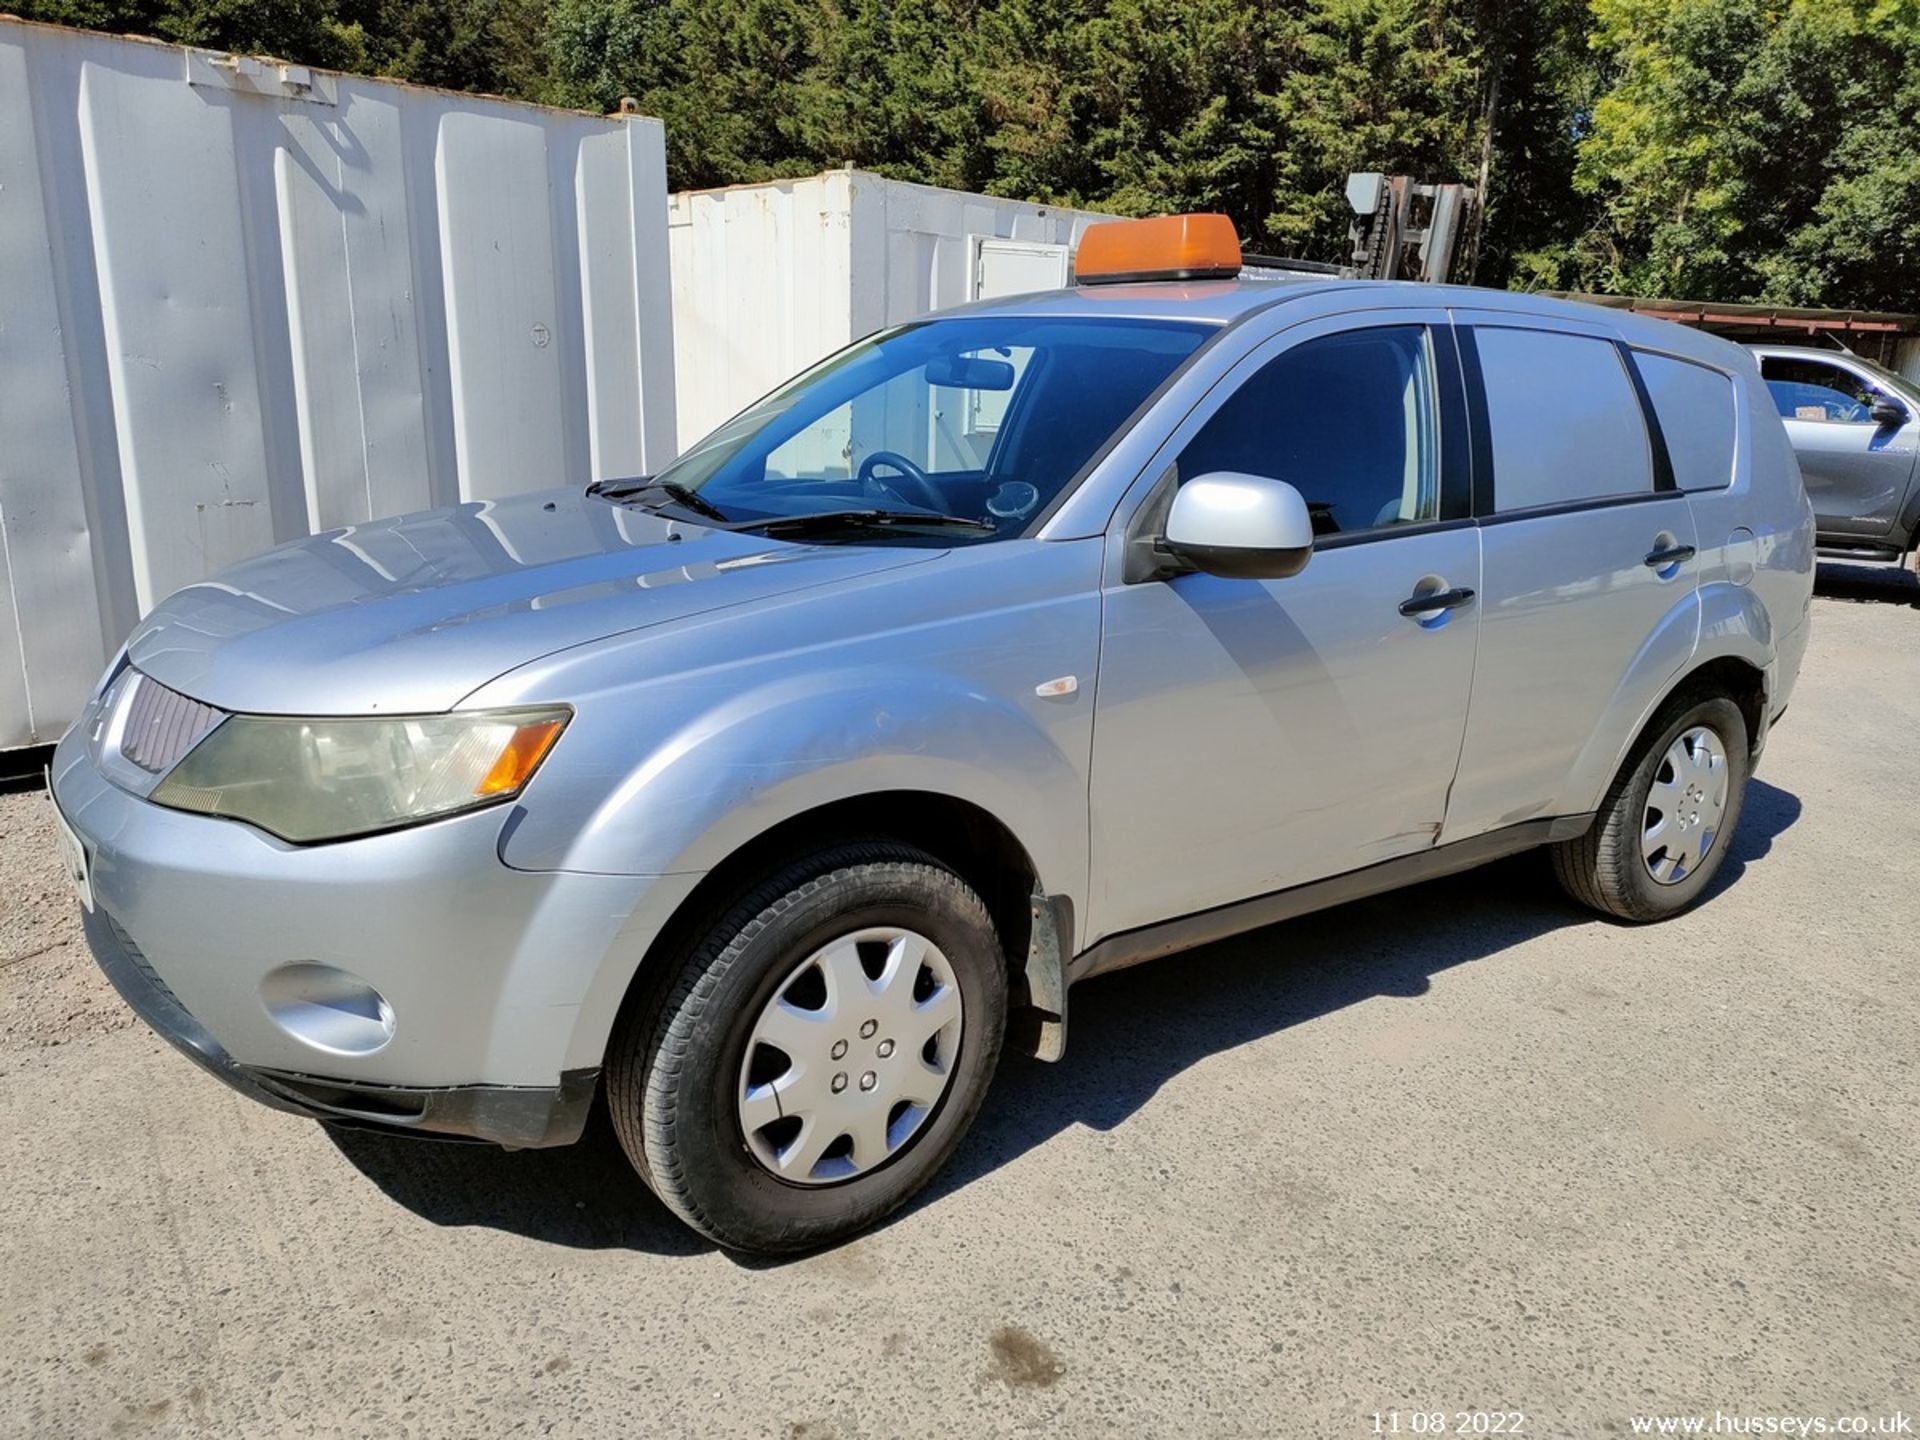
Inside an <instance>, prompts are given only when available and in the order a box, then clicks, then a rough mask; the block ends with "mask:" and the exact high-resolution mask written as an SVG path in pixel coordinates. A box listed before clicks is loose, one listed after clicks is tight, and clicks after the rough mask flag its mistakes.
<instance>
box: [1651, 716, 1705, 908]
mask: <svg viewBox="0 0 1920 1440" xmlns="http://www.w3.org/2000/svg"><path fill="white" fill-rule="evenodd" d="M1726 813H1727V747H1726V744H1725V742H1723V741H1722V740H1721V739H1720V737H1719V736H1718V735H1717V734H1715V733H1714V732H1713V731H1712V730H1710V729H1708V728H1707V727H1706V726H1705V725H1696V726H1694V727H1693V729H1691V730H1688V731H1687V732H1686V733H1685V734H1683V735H1681V736H1680V738H1679V739H1677V740H1675V741H1674V742H1673V744H1672V745H1670V746H1668V747H1667V753H1666V754H1665V755H1663V756H1662V757H1661V759H1660V768H1659V769H1658V770H1656V771H1654V774H1653V788H1652V789H1651V790H1649V791H1648V792H1647V814H1646V819H1645V821H1644V822H1643V824H1642V829H1641V833H1640V854H1641V856H1642V857H1643V858H1644V859H1645V860H1646V864H1647V873H1648V874H1649V875H1651V876H1653V878H1654V879H1655V880H1658V881H1659V882H1660V883H1661V884H1662V885H1678V884H1679V883H1680V882H1681V881H1682V880H1684V879H1686V878H1687V877H1688V876H1689V875H1691V874H1693V873H1694V871H1696V870H1698V869H1699V868H1700V866H1701V864H1702V863H1704V862H1705V860H1706V858H1707V856H1709V855H1711V854H1712V853H1713V847H1714V845H1715V844H1717V843H1718V842H1719V839H1720V822H1721V819H1722V817H1724V816H1725V814H1726Z"/></svg>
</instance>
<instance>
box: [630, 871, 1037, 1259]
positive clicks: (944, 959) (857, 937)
mask: <svg viewBox="0 0 1920 1440" xmlns="http://www.w3.org/2000/svg"><path fill="white" fill-rule="evenodd" d="M1006 1009H1007V982H1006V961H1005V959H1004V956H1003V954H1002V951H1001V947H1000V942H999V938H998V935H997V934H996V932H995V930H994V927H993V923H992V921H991V919H990V918H989V917H988V914H987V910H986V907H985V905H983V904H982V903H981V901H980V898H979V897H978V896H977V895H975V894H974V892H973V891H972V890H971V889H970V888H968V886H967V885H966V884H965V882H963V881H962V880H961V879H960V878H959V877H958V876H957V875H955V874H954V873H953V872H952V871H951V870H949V869H947V868H946V867H945V866H943V865H941V864H940V863H939V862H938V861H936V860H934V859H933V858H932V857H930V856H928V855H926V854H924V853H923V852H921V851H918V850H915V849H912V848H910V847H907V846H902V845H896V844H892V843H886V842H872V843H860V844H852V845H843V846H839V847H836V848H835V849H833V850H830V851H827V852H824V853H822V854H820V855H817V856H812V857H808V858H806V859H803V860H800V861H797V862H794V863H792V864H789V865H787V866H784V867H782V868H780V869H779V870H778V871H776V872H775V873H773V874H770V875H768V876H767V877H766V878H765V879H764V880H763V881H762V882H761V883H759V884H758V885H755V886H753V887H752V888H751V889H750V890H749V891H748V892H747V893H746V894H744V895H742V896H741V897H740V898H739V899H738V900H736V901H735V902H734V903H732V904H730V905H728V906H727V907H726V908H725V910H724V913H722V914H721V915H720V916H719V917H718V919H717V922H716V923H715V924H714V926H713V928H712V930H711V931H710V932H709V934H708V935H707V937H706V938H705V940H704V941H703V942H702V943H700V944H698V945H696V946H695V947H694V949H693V951H692V953H691V954H689V955H688V956H686V958H685V959H684V961H683V962H682V969H681V973H680V976H679V979H678V981H677V983H675V984H673V985H672V986H671V987H670V990H669V993H668V995H667V997H666V999H665V1000H664V1002H663V1003H662V1004H661V1005H660V1006H659V1007H658V1008H657V1009H656V1010H654V1011H652V1012H651V1013H650V1014H648V1015H645V1016H639V1015H636V1016H634V1017H632V1018H631V1019H630V1021H629V1022H628V1023H626V1024H625V1025H623V1027H622V1030H621V1032H620V1034H618V1035H617V1036H616V1037H615V1041H614V1045H613V1051H612V1054H611V1056H610V1059H609V1065H608V1076H607V1087H608V1100H609V1106H610V1109H611V1112H612V1115H613V1121H614V1127H615V1129H616V1131H617V1132H618V1133H619V1136H620V1141H621V1144H622V1146H623V1148H624V1149H625V1150H626V1151H627V1154H628V1156H629V1158H631V1159H632V1160H633V1162H634V1164H635V1167H636V1168H637V1169H638V1170H639V1171H640V1172H641V1174H642V1175H644V1176H645V1177H647V1179H648V1182H649V1183H650V1184H651V1185H652V1186H653V1188H654V1190H655V1191H656V1192H657V1193H658V1194H659V1196H660V1198H661V1199H662V1200H664V1201H665V1202H666V1203H667V1205H668V1206H669V1207H670V1208H671V1209H672V1210H673V1211H674V1212H675V1213H676V1214H677V1215H679V1216H680V1217H681V1218H682V1219H683V1220H685V1221H686V1222H687V1223H688V1224H690V1225H692V1226H693V1227H694V1228H695V1229H696V1230H698V1231H700V1232H701V1233H702V1234H704V1235H706V1236H708V1237H709V1238H710V1239H713V1240H715V1241H717V1242H719V1243H720V1244H722V1245H726V1246H729V1247H731V1248H734V1249H739V1250H753V1251H761V1252H766V1253H773V1252H780V1251H791V1250H801V1249H807V1248H810V1247H813V1246H817V1245H822V1244H826V1243H828V1242H830V1241H833V1240H838V1239H841V1238H843V1237H845V1236H848V1235H851V1234H853V1233H854V1232H856V1231H858V1230H861V1229H864V1228H865V1227H866V1226H868V1225H871V1224H873V1223H874V1222H875V1221H877V1220H879V1219H880V1218H881V1217H882V1216H884V1215H886V1214H888V1213H889V1212H890V1211H892V1210H893V1209H895V1208H896V1207H897V1206H899V1205H900V1204H901V1203H902V1202H904V1201H905V1200H906V1199H907V1198H908V1197H909V1196H911V1195H912V1194H913V1193H914V1192H915V1191H916V1190H918V1189H919V1188H920V1187H921V1186H922V1185H924V1184H925V1183H926V1182H927V1181H928V1180H929V1179H930V1178H931V1177H932V1175H933V1173H934V1172H935V1171H936V1170H938V1169H939V1168H940V1165H941V1164H942V1163H943V1162H944V1161H945V1160H946V1158H947V1156H948V1155H949V1154H950V1153H951V1152H952V1150H953V1148H954V1146H955V1145H956V1144H958V1143H959V1140H960V1137H961V1136H962V1135H963V1134H964V1133H965V1132H966V1128H967V1126H968V1124H969V1123H970V1122H971V1121H972V1119H973V1116H974V1113H975V1112H976V1111H977V1110H978V1108H979V1105H980V1101H981V1098H982V1097H983V1096H984V1094H985V1093H986V1088H987V1083H988V1081H989V1080H990V1079H991V1077H992V1075H993V1069H994V1065H995V1063H996V1062H997V1060H998V1058H999V1053H1000V1042H1001V1037H1002V1034H1003V1032H1004V1029H1005V1026H1006Z"/></svg>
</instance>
